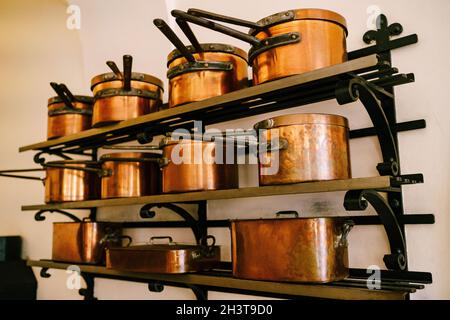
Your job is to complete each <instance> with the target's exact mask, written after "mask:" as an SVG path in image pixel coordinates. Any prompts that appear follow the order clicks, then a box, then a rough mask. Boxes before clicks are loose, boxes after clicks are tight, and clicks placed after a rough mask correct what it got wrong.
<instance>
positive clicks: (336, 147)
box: [256, 114, 351, 185]
mask: <svg viewBox="0 0 450 320" xmlns="http://www.w3.org/2000/svg"><path fill="white" fill-rule="evenodd" d="M265 125H267V126H268V127H269V128H268V129H267V130H264V131H262V137H263V138H264V139H267V141H269V142H270V140H271V139H273V138H276V137H278V138H279V139H280V140H286V142H287V148H286V149H282V150H280V151H272V152H270V150H268V151H269V152H267V153H261V154H260V166H259V168H260V170H259V182H260V185H273V184H286V183H298V182H306V181H321V180H335V179H350V178H351V165H350V147H349V129H348V123H347V119H346V118H344V117H341V116H337V115H326V114H297V115H286V116H281V117H276V118H273V119H269V120H266V121H264V122H262V123H261V124H259V125H258V124H257V125H256V126H257V127H258V126H260V127H261V128H262V129H263V128H264V127H265ZM277 161H278V164H279V170H278V172H277V173H276V174H271V173H273V171H272V169H271V166H274V167H275V166H276V163H277Z"/></svg>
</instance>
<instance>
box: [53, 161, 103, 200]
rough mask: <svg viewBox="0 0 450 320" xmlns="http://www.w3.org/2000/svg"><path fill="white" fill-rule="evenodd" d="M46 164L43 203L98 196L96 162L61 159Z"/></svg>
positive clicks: (91, 198) (97, 169)
mask: <svg viewBox="0 0 450 320" xmlns="http://www.w3.org/2000/svg"><path fill="white" fill-rule="evenodd" d="M46 166H47V168H46V178H45V181H44V183H45V203H55V202H67V201H86V200H93V199H98V198H99V196H100V178H99V172H100V171H99V170H100V168H99V165H98V163H97V162H93V161H80V160H63V161H51V162H48V163H47V164H46ZM87 170H88V171H87Z"/></svg>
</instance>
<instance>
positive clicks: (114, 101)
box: [91, 56, 163, 127]
mask: <svg viewBox="0 0 450 320" xmlns="http://www.w3.org/2000/svg"><path fill="white" fill-rule="evenodd" d="M107 63H108V66H110V67H111V68H112V69H113V70H114V71H115V72H111V73H104V74H101V75H98V76H96V77H94V78H93V79H92V81H91V90H92V92H93V94H94V99H95V100H94V101H95V102H94V110H93V116H92V125H93V126H94V127H100V126H105V125H109V124H113V123H116V122H119V121H123V120H128V119H133V118H137V117H139V116H142V115H145V114H148V113H151V112H155V111H158V110H159V107H160V106H161V104H162V94H163V83H162V81H161V80H160V79H158V78H156V77H154V76H151V75H149V74H144V73H137V72H131V56H124V65H125V70H124V72H123V73H122V72H120V71H119V69H118V68H117V66H116V65H115V64H114V62H112V61H108V62H107Z"/></svg>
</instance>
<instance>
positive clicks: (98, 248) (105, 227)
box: [52, 221, 122, 264]
mask: <svg viewBox="0 0 450 320" xmlns="http://www.w3.org/2000/svg"><path fill="white" fill-rule="evenodd" d="M121 234H122V228H121V225H120V224H119V223H107V222H92V221H82V222H81V221H80V222H57V223H54V224H53V247H52V260H54V261H62V262H72V263H86V264H104V262H105V249H106V247H117V246H120V245H121V238H122V236H121Z"/></svg>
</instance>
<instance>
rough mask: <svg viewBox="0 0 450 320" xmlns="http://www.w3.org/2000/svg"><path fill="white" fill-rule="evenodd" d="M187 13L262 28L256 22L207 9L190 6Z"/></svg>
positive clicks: (242, 25)
mask: <svg viewBox="0 0 450 320" xmlns="http://www.w3.org/2000/svg"><path fill="white" fill-rule="evenodd" d="M187 13H188V14H191V15H193V16H196V17H203V18H206V19H211V20H216V21H221V22H225V23H230V24H234V25H237V26H241V27H247V28H252V29H261V26H260V25H258V24H257V23H256V22H253V21H248V20H243V19H238V18H234V17H229V16H224V15H222V14H217V13H214V12H209V11H205V10H201V9H195V8H190V9H189V10H188V11H187Z"/></svg>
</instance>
